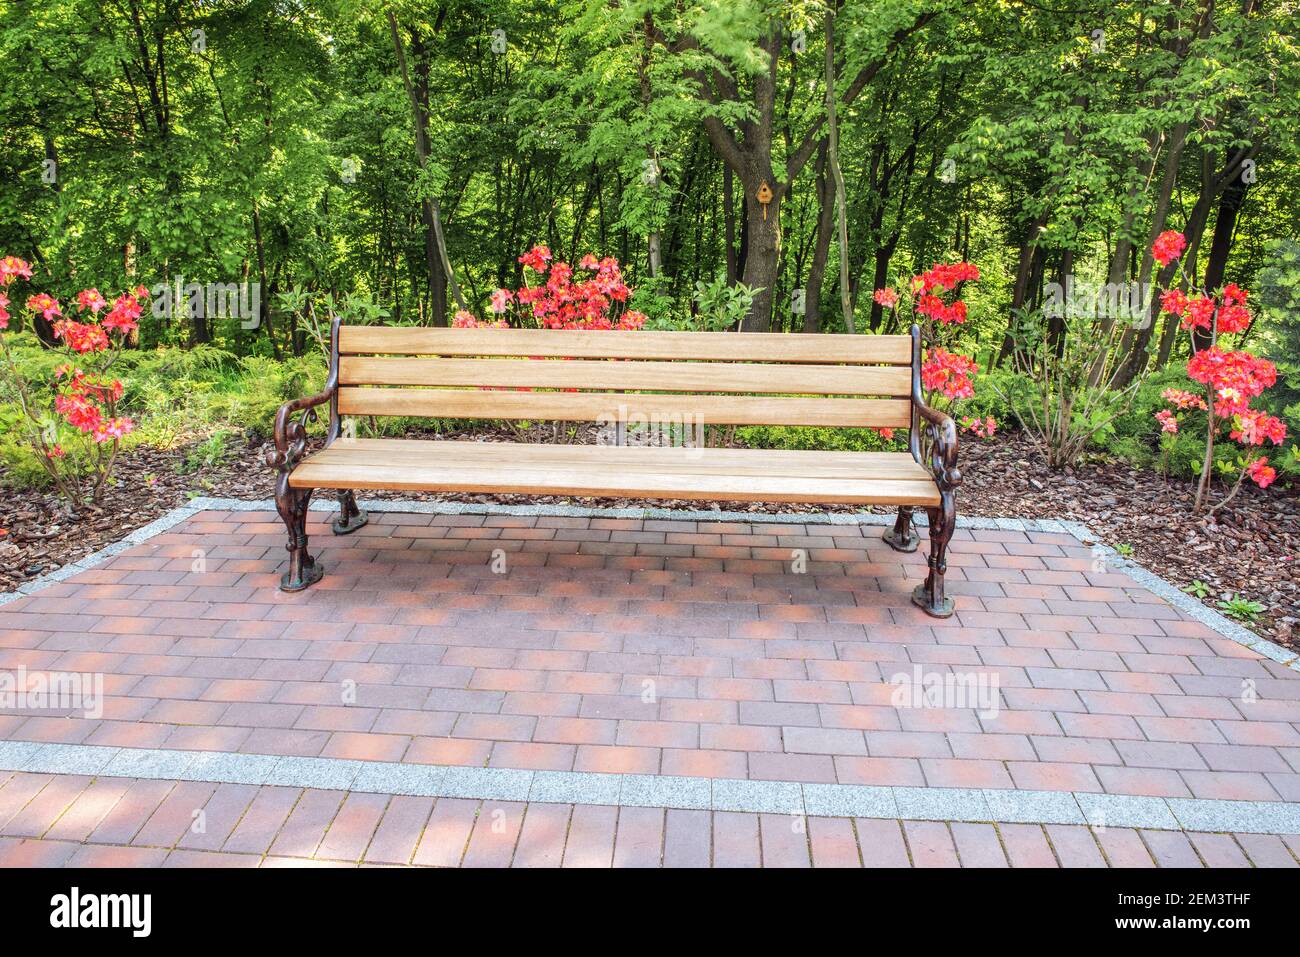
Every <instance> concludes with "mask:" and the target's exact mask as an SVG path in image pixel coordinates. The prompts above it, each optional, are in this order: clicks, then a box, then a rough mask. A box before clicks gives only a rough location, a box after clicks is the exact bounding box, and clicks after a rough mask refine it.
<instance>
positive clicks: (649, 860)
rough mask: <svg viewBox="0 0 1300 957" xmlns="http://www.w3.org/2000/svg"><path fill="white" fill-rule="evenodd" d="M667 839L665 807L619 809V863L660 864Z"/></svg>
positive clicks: (616, 859) (616, 857)
mask: <svg viewBox="0 0 1300 957" xmlns="http://www.w3.org/2000/svg"><path fill="white" fill-rule="evenodd" d="M663 841H664V811H663V809H662V808H656V807H624V808H620V809H619V812H618V831H617V833H616V834H615V837H614V866H615V867H658V866H659V865H660V861H661V858H662V852H663Z"/></svg>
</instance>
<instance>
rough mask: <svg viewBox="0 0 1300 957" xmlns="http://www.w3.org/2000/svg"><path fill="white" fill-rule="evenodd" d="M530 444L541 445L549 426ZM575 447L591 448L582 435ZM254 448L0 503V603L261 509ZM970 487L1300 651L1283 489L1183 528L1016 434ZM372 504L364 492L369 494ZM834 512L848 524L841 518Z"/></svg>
mask: <svg viewBox="0 0 1300 957" xmlns="http://www.w3.org/2000/svg"><path fill="white" fill-rule="evenodd" d="M471 437H472V438H473V439H477V440H487V441H492V440H498V441H500V440H518V439H519V438H520V437H521V436H520V435H519V434H518V433H515V432H513V431H510V430H507V429H491V428H485V429H480V430H476V431H475V432H474V433H473V435H472V436H469V435H458V436H449V438H471ZM527 437H528V438H530V439H533V438H535V439H538V440H543V441H544V440H549V439H550V434H549V429H548V428H547V427H538V428H536V429H534V430H531V433H530V434H528V435H527ZM581 438H582V439H590V435H584V436H582V437H581ZM261 448H262V443H261V441H260V440H241V439H238V438H235V439H232V440H231V443H230V446H229V447H228V449H227V451H226V453H225V454H224V455H222V456H220V457H219V458H218V459H217V460H216V461H209V462H206V463H204V464H202V465H201V466H199V467H198V468H197V470H195V466H194V460H193V452H192V449H190V448H179V449H172V450H158V449H146V448H141V449H137V450H135V451H134V452H133V453H131V454H130V455H127V456H124V457H123V459H122V460H121V461H120V464H119V467H118V472H117V483H118V484H117V487H116V488H114V489H113V490H112V491H111V493H110V494H109V495H108V496H107V497H106V503H111V507H109V506H106V507H104V508H100V509H93V508H88V509H87V510H85V512H84V513H83V514H81V515H79V516H69V515H68V513H67V511H66V510H65V509H64V507H63V504H62V502H61V501H60V500H59V499H58V498H57V497H56V496H54V495H52V494H42V493H39V492H32V491H25V492H17V493H11V494H10V495H8V496H6V497H5V498H4V500H3V503H2V504H0V529H3V534H2V535H0V590H5V591H8V590H12V589H13V588H15V587H16V586H17V585H19V584H21V583H22V582H24V581H27V580H30V579H32V578H35V577H37V576H38V575H41V574H45V573H47V572H50V571H53V570H54V569H55V568H58V567H59V566H61V565H64V564H66V563H68V562H70V561H75V560H76V559H78V558H82V557H84V556H86V555H88V554H90V553H91V552H94V551H96V550H98V549H100V548H103V547H104V546H105V545H107V544H109V543H111V542H114V541H117V540H118V539H120V538H122V537H123V536H124V535H126V534H127V533H128V532H130V531H131V530H132V529H135V528H139V527H140V526H142V525H145V524H147V523H148V522H150V521H152V520H154V519H155V518H157V517H159V516H160V515H163V514H165V513H166V512H168V511H169V510H171V509H173V508H175V507H176V506H178V505H183V504H184V503H185V502H187V501H188V500H189V499H190V498H193V497H194V496H198V495H207V496H214V497H222V498H242V499H262V498H268V497H269V496H270V495H271V493H272V482H271V473H270V471H269V470H268V469H267V468H266V466H265V465H263V464H262V459H261ZM962 472H963V474H964V476H965V482H964V484H963V486H962V488H961V490H960V492H959V493H958V499H957V502H958V512H959V514H962V515H984V516H1013V517H1017V518H1058V519H1072V520H1075V521H1080V522H1083V523H1085V524H1087V525H1088V526H1089V527H1090V528H1092V529H1093V530H1094V531H1096V532H1097V535H1098V538H1099V540H1100V541H1102V542H1104V543H1106V544H1108V545H1112V546H1123V545H1127V546H1129V547H1131V548H1132V554H1133V557H1134V558H1136V559H1137V560H1138V561H1139V562H1141V563H1142V564H1143V565H1144V566H1146V567H1147V568H1149V569H1150V570H1151V571H1153V572H1155V573H1156V574H1158V575H1160V576H1161V577H1163V578H1166V579H1168V580H1169V581H1172V582H1174V583H1175V584H1176V585H1179V586H1180V587H1181V586H1187V585H1190V584H1191V583H1192V582H1194V581H1200V582H1203V583H1204V584H1205V585H1206V586H1208V588H1209V594H1208V595H1207V596H1206V597H1205V598H1204V599H1203V600H1204V601H1205V603H1206V604H1207V605H1210V606H1211V607H1216V606H1217V604H1218V602H1219V601H1221V600H1222V599H1223V598H1225V597H1227V596H1228V595H1229V594H1234V593H1235V594H1238V595H1240V596H1241V597H1244V598H1248V599H1251V600H1253V601H1257V602H1259V603H1260V604H1262V605H1264V606H1265V609H1266V610H1265V611H1264V612H1263V613H1262V614H1261V615H1260V617H1259V619H1258V620H1257V621H1256V622H1254V623H1253V624H1251V625H1250V627H1252V628H1253V629H1254V630H1255V631H1257V632H1259V633H1260V634H1262V635H1264V636H1266V637H1269V638H1272V639H1273V640H1275V641H1277V642H1279V643H1281V644H1285V645H1287V646H1289V647H1291V648H1293V649H1296V650H1300V562H1298V561H1297V559H1298V557H1300V492H1298V491H1297V490H1296V489H1284V488H1281V487H1279V486H1276V485H1275V486H1274V487H1272V488H1270V489H1269V490H1268V491H1267V492H1261V491H1259V490H1258V489H1256V488H1254V487H1253V486H1248V487H1246V488H1243V490H1242V492H1241V493H1240V495H1239V496H1238V497H1237V499H1236V500H1235V501H1233V502H1232V503H1230V504H1229V505H1228V506H1227V507H1226V508H1224V509H1222V510H1221V511H1220V512H1218V513H1217V514H1215V515H1214V516H1212V517H1208V518H1205V517H1202V518H1193V517H1190V513H1191V501H1192V495H1193V492H1194V489H1193V486H1192V485H1191V483H1189V482H1185V481H1178V480H1169V481H1166V480H1165V479H1164V478H1162V477H1161V476H1159V475H1157V474H1156V473H1154V472H1150V471H1141V470H1136V469H1133V468H1131V467H1130V466H1127V465H1124V464H1122V463H1105V462H1094V463H1089V464H1086V465H1084V466H1082V467H1080V468H1078V469H1077V470H1071V471H1067V472H1063V473H1053V472H1051V471H1049V470H1048V469H1047V468H1046V466H1045V465H1043V464H1042V459H1041V456H1039V455H1038V454H1037V453H1036V452H1035V450H1034V449H1033V447H1032V445H1031V444H1030V443H1029V442H1028V441H1027V440H1026V439H1025V438H1024V437H1023V436H1021V435H1018V434H1015V433H1006V434H1003V435H999V436H998V438H997V439H996V440H993V441H990V442H980V441H977V440H974V439H971V440H970V441H967V442H965V443H964V444H963V448H962ZM368 494H369V493H368ZM376 497H393V498H421V499H426V500H442V501H467V502H474V501H477V502H501V503H507V504H523V503H561V502H563V503H574V502H577V503H579V504H582V505H590V506H624V507H626V506H629V505H631V506H641V505H644V506H647V507H657V508H664V507H671V508H680V509H695V510H710V509H717V508H718V507H719V506H718V505H717V504H716V503H711V502H675V503H672V502H662V501H650V500H645V501H639V500H633V501H629V500H626V499H617V500H612V499H578V500H575V499H569V498H559V497H554V496H520V495H500V496H475V495H455V494H448V495H418V496H417V495H412V494H410V493H400V494H396V495H392V496H384V495H382V494H381V495H377V496H376ZM722 507H723V508H725V509H726V510H731V511H751V512H772V511H782V512H790V511H818V510H821V509H820V508H818V507H814V506H791V505H784V504H782V505H765V504H761V503H760V504H753V505H749V506H744V505H737V504H727V505H725V506H722ZM835 510H836V511H851V510H852V509H850V508H838V509H835Z"/></svg>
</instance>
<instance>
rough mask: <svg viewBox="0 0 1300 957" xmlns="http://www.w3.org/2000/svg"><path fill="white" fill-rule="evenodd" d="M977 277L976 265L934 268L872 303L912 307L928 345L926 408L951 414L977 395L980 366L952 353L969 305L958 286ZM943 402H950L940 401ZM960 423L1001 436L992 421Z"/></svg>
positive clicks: (982, 435) (965, 418)
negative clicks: (903, 290)
mask: <svg viewBox="0 0 1300 957" xmlns="http://www.w3.org/2000/svg"><path fill="white" fill-rule="evenodd" d="M979 278H980V271H979V267H978V266H976V265H975V264H973V263H968V262H957V263H935V264H934V265H933V266H931V267H930V268H929V269H927V270H926V271H925V272H923V273H921V274H920V275H919V276H913V277H912V281H911V283H910V286H909V289H908V292H907V293H905V294H900V293H899V292H898V290H896V289H893V288H892V287H888V286H887V287H885V288H884V289H877V290H876V291H875V295H874V297H873V298H874V299H875V301H876V302H877V303H879V304H880V305H881V306H883V307H884V308H886V309H892V310H895V311H898V310H906V309H909V308H910V311H911V312H912V315H913V317H914V319H916V321H918V322H919V323H920V324H921V329H922V338H923V341H924V343H925V345H926V352H925V359H924V361H923V362H922V363H921V386H922V388H924V389H925V391H926V397H925V401H926V404H927V405H930V406H934V407H941V406H944V405H946V406H948V408H949V411H952V410H953V408H954V406H955V403H956V402H958V401H960V400H962V399H969V398H971V397H973V396H974V395H975V381H974V380H975V376H976V375H977V374H978V372H979V365H978V364H977V363H976V362H975V360H974V359H972V358H971V357H970V356H966V355H963V354H961V353H960V352H956V351H953V350H954V349H955V347H956V340H957V338H958V336H959V334H960V330H961V327H962V326H963V325H964V324H965V322H966V314H967V311H966V303H965V301H963V300H962V299H961V298H960V296H959V295H958V293H959V290H960V286H961V284H962V283H965V282H978V281H979ZM940 397H942V398H943V399H944V400H946V401H942V402H941V401H939V398H940ZM958 422H959V423H960V426H961V428H963V429H965V430H967V431H969V432H971V433H972V434H974V435H977V436H979V437H980V438H985V439H987V438H992V437H993V435H994V433H995V432H996V431H997V422H995V421H994V420H993V418H992V416H989V417H987V418H984V419H979V418H972V417H970V416H963V417H961V418H959V419H958ZM881 432H882V434H885V437H886V438H890V437H891V436H892V433H889V430H881ZM887 433H888V434H887Z"/></svg>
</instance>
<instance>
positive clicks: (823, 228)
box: [803, 140, 835, 332]
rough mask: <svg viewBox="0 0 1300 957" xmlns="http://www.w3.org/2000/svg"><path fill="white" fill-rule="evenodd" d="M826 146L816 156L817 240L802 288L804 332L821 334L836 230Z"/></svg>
mask: <svg viewBox="0 0 1300 957" xmlns="http://www.w3.org/2000/svg"><path fill="white" fill-rule="evenodd" d="M828 148H829V147H828V144H827V142H826V141H825V140H822V143H821V146H820V147H819V148H818V153H817V167H816V169H817V203H818V206H817V237H816V239H815V240H814V242H813V254H812V264H811V265H810V266H809V267H808V283H807V285H806V286H805V287H804V310H805V311H804V315H803V331H804V332H821V328H822V284H823V282H824V280H825V278H826V263H827V261H828V260H829V259H830V252H831V234H832V233H833V232H834V229H835V205H834V203H833V202H832V199H831V189H832V186H831V182H830V177H829V176H827V175H826V154H827V150H828Z"/></svg>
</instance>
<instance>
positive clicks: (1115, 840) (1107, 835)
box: [1092, 827, 1156, 867]
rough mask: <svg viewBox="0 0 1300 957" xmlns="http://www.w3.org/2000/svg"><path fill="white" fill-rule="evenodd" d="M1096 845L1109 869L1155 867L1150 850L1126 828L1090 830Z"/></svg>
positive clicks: (1133, 831) (1134, 832)
mask: <svg viewBox="0 0 1300 957" xmlns="http://www.w3.org/2000/svg"><path fill="white" fill-rule="evenodd" d="M1092 833H1093V835H1094V836H1095V837H1096V838H1097V843H1098V844H1099V845H1101V850H1102V853H1103V854H1105V855H1106V861H1107V863H1108V864H1109V865H1110V866H1111V867H1155V866H1156V862H1155V860H1154V859H1152V857H1151V852H1150V850H1148V849H1147V846H1146V845H1145V844H1143V843H1142V838H1141V837H1140V836H1139V835H1138V832H1137V831H1135V830H1133V829H1132V828H1128V827H1096V828H1092Z"/></svg>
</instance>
